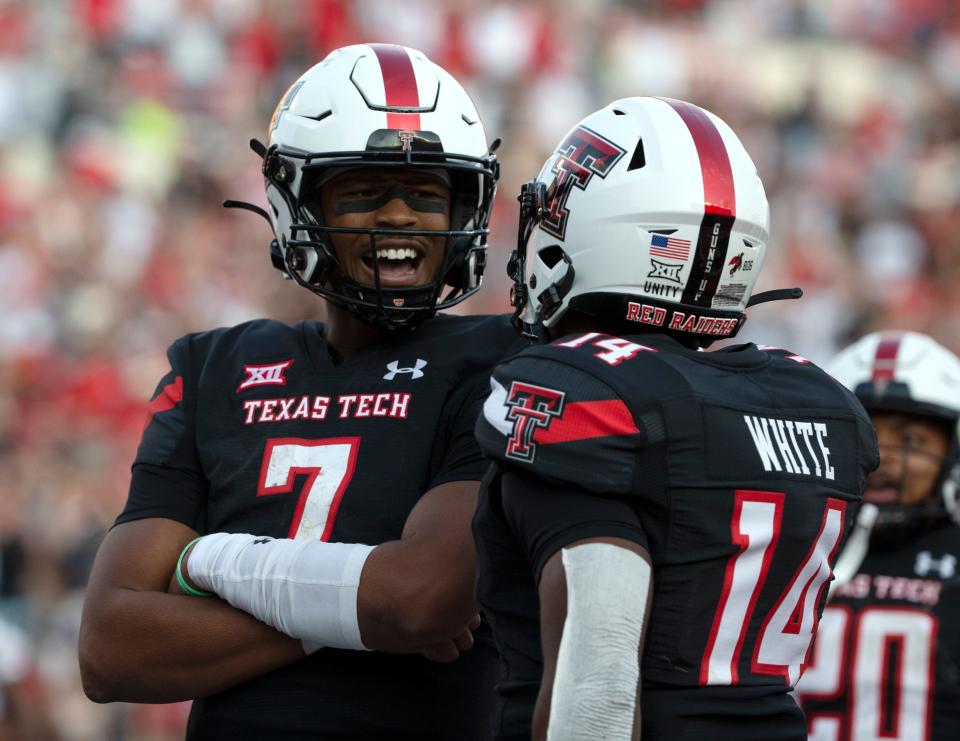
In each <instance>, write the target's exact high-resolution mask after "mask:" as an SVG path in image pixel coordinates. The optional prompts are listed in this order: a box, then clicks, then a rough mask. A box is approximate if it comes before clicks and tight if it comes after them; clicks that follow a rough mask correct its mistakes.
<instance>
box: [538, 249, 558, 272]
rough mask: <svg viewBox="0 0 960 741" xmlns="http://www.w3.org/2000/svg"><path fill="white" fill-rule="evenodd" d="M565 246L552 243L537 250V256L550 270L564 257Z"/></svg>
mask: <svg viewBox="0 0 960 741" xmlns="http://www.w3.org/2000/svg"><path fill="white" fill-rule="evenodd" d="M563 256H564V252H563V248H562V247H561V246H560V245H559V244H551V245H548V246H546V247H544V248H543V249H542V250H539V251H538V252H537V257H538V258H539V259H540V262H542V263H543V264H544V265H546V266H547V268H549V269H550V270H553V268H555V267H556V266H557V263H558V262H560V261H561V260H562V259H563Z"/></svg>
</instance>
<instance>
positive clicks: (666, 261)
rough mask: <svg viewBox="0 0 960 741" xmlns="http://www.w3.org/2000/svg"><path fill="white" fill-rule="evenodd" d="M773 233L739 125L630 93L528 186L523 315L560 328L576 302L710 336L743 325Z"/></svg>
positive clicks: (590, 311) (516, 270)
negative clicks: (732, 126) (735, 127)
mask: <svg viewBox="0 0 960 741" xmlns="http://www.w3.org/2000/svg"><path fill="white" fill-rule="evenodd" d="M768 238H769V208H768V205H767V199H766V196H765V194H764V191H763V185H762V183H761V182H760V178H759V176H758V174H757V169H756V167H755V166H754V164H753V161H752V160H751V159H750V156H749V155H748V154H747V152H746V150H745V149H744V147H743V144H741V142H740V140H739V138H738V137H737V135H736V134H734V132H733V131H732V130H731V129H730V127H729V126H727V124H725V123H724V122H723V121H722V120H720V119H719V118H718V117H717V116H715V115H713V114H712V113H709V112H708V111H705V110H703V109H702V108H698V107H697V106H695V105H692V104H690V103H686V102H684V101H680V100H672V99H669V98H625V99H622V100H617V101H614V102H613V103H611V104H610V105H608V106H607V107H605V108H603V109H601V110H599V111H597V112H595V113H593V114H591V115H589V116H587V117H586V118H585V119H583V120H582V121H581V122H580V123H578V124H577V125H576V126H574V128H573V129H571V130H570V132H569V133H568V134H567V135H566V136H565V137H564V138H563V140H562V141H561V142H560V144H559V146H558V147H557V148H556V150H555V152H554V153H553V154H552V155H551V156H550V158H549V159H548V160H547V161H546V163H545V164H544V166H543V168H542V169H541V171H540V174H539V175H538V176H537V177H536V179H535V180H533V181H531V182H530V183H527V185H526V186H524V189H523V191H522V193H521V224H520V236H519V244H518V250H517V252H516V253H515V255H514V259H513V260H512V261H511V265H510V271H511V274H512V276H513V277H514V281H515V287H514V306H515V307H516V310H517V314H516V318H517V320H519V321H522V322H523V323H524V324H525V325H527V326H528V327H530V326H538V325H539V326H542V327H547V328H549V327H552V326H553V325H555V324H556V323H557V322H558V321H559V320H560V318H561V317H562V316H563V315H564V314H565V313H566V312H567V311H568V310H569V309H571V308H573V309H576V310H577V311H579V312H581V313H585V314H587V315H593V316H598V315H602V316H604V317H605V318H606V319H608V320H609V319H612V318H617V319H619V320H622V322H623V323H624V325H625V326H627V327H629V326H630V325H631V324H634V326H637V327H641V326H646V327H648V328H653V329H654V330H656V331H663V332H668V333H671V334H674V335H676V336H679V337H683V338H685V339H687V340H690V341H692V343H693V344H700V345H706V344H709V342H711V341H713V340H716V339H720V338H723V337H730V336H733V335H734V334H736V332H737V331H738V330H739V328H740V326H741V324H742V323H743V321H744V317H745V314H744V310H745V309H746V307H747V305H748V302H749V300H750V298H751V294H752V292H753V288H754V284H755V283H756V280H757V275H758V273H759V272H760V268H761V266H762V264H763V258H764V252H765V251H766V247H767V241H768ZM794 291H795V292H796V293H798V291H796V289H794ZM794 295H795V293H794V292H777V297H778V298H780V297H783V298H786V297H794ZM771 298H772V296H771Z"/></svg>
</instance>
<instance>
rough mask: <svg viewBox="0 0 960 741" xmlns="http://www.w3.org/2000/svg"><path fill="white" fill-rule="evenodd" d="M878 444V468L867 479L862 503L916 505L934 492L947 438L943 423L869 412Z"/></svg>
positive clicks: (892, 413) (910, 416)
mask: <svg viewBox="0 0 960 741" xmlns="http://www.w3.org/2000/svg"><path fill="white" fill-rule="evenodd" d="M870 418H871V420H872V421H873V426H874V428H875V429H876V431H877V442H878V443H879V444H880V467H879V468H878V469H877V470H876V471H874V472H873V473H872V474H871V475H870V478H869V479H867V487H866V491H864V494H863V500H864V501H865V502H871V503H873V504H906V505H912V504H919V503H920V502H923V501H924V500H926V499H928V498H929V497H930V496H931V495H932V494H933V486H934V484H935V483H936V481H937V477H938V476H939V474H940V469H941V467H942V466H943V459H944V456H945V455H946V454H947V450H948V448H949V444H950V437H949V434H948V432H947V430H946V429H945V428H944V426H943V425H941V424H939V423H937V422H936V421H933V420H928V419H926V418H924V417H918V416H915V415H911V414H898V413H894V412H873V413H872V414H871V415H870Z"/></svg>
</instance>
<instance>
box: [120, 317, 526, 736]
mask: <svg viewBox="0 0 960 741" xmlns="http://www.w3.org/2000/svg"><path fill="white" fill-rule="evenodd" d="M521 346H522V344H521V341H520V339H519V338H518V336H517V335H516V333H515V332H514V331H513V329H512V327H511V326H510V324H509V321H508V320H507V319H506V318H505V317H457V316H437V317H434V318H432V319H430V320H428V321H426V322H424V323H423V324H422V325H420V326H419V327H418V328H417V329H416V330H415V331H413V332H397V333H396V334H391V335H389V336H388V337H387V338H386V339H385V340H384V341H383V342H381V343H379V344H376V345H373V346H369V347H366V348H363V349H361V350H358V351H357V352H356V353H355V354H352V355H351V356H349V357H348V358H347V359H346V360H344V361H343V362H341V363H335V362H334V360H332V358H331V355H330V351H329V348H328V346H327V344H326V341H325V340H324V336H323V327H322V325H320V324H317V323H313V322H304V323H301V324H297V325H295V326H292V327H291V326H287V325H285V324H281V323H279V322H274V321H265V320H264V321H255V322H250V323H248V324H243V325H240V326H237V327H233V328H229V329H220V330H215V331H211V332H206V333H202V334H195V335H188V336H186V337H183V338H181V339H180V340H178V341H177V342H175V343H174V344H173V345H172V347H171V348H170V351H169V353H168V354H169V358H170V363H171V366H172V369H171V370H170V372H169V374H168V375H167V376H166V377H165V378H164V379H163V380H162V381H161V383H160V386H159V387H158V390H157V394H156V395H155V398H154V400H153V401H152V402H151V405H150V408H151V413H152V417H151V421H150V423H149V425H148V426H147V428H146V429H145V431H144V435H143V440H142V443H141V445H140V449H139V451H138V453H137V459H136V463H135V465H134V469H133V480H132V483H131V488H130V495H129V499H128V502H127V506H126V509H125V510H124V512H123V513H122V514H121V515H120V517H119V518H118V522H126V521H130V520H135V519H140V518H144V517H166V518H170V519H174V520H178V521H180V522H182V523H184V524H186V525H189V526H190V527H192V528H194V529H195V530H197V531H198V532H200V533H210V532H248V533H254V534H257V535H270V536H274V537H279V538H283V537H294V538H319V539H322V540H325V541H332V542H348V543H366V544H370V545H376V544H379V543H382V542H384V541H387V540H393V539H397V538H399V537H400V535H401V532H402V529H403V525H404V522H405V520H406V518H407V515H408V514H409V513H410V510H411V509H412V508H413V506H414V504H415V503H416V502H417V500H418V499H419V498H420V496H421V495H422V494H423V493H424V492H426V491H428V490H430V489H431V488H433V487H435V486H437V485H439V484H442V483H445V482H450V481H461V480H479V479H480V478H481V477H482V476H483V473H484V471H485V470H486V467H487V463H486V462H485V461H484V459H483V457H482V455H481V453H480V450H479V447H478V446H477V443H476V440H475V438H474V436H473V426H474V423H475V420H476V418H477V415H478V414H479V411H480V404H481V401H482V399H483V397H484V396H485V395H486V393H487V391H488V390H489V376H490V370H491V368H492V366H493V365H494V364H495V363H496V362H497V360H499V359H500V358H502V357H503V356H504V355H505V354H508V353H509V352H511V351H513V350H515V349H518V348H519V347H521ZM495 670H496V654H495V650H494V648H493V645H492V641H491V640H490V639H489V636H487V637H486V639H484V636H483V635H482V634H481V635H479V636H478V641H477V645H476V647H475V648H474V649H473V650H471V651H468V652H467V653H465V654H464V655H463V657H461V658H460V659H459V660H458V661H456V662H454V663H452V664H436V663H431V662H429V661H427V660H426V659H423V658H421V657H419V656H401V655H391V654H385V653H378V652H364V651H348V650H335V649H322V650H320V651H318V652H316V653H315V654H313V655H311V656H310V657H308V658H306V659H304V660H303V661H300V662H296V663H294V664H292V665H289V666H286V667H282V668H280V669H277V670H276V671H274V672H272V673H269V674H267V675H264V676H262V677H259V678H257V679H254V680H252V681H249V682H247V683H245V684H243V685H240V686H238V687H235V688H233V689H230V690H227V691H226V692H222V693H220V694H218V695H215V696H212V697H207V698H204V699H201V700H197V701H196V702H195V703H194V706H193V710H192V713H191V718H190V726H189V731H188V737H190V738H197V739H200V738H203V739H207V738H229V739H238V738H249V739H264V738H289V739H294V738H311V739H317V738H329V739H370V740H373V739H376V740H377V741H382V739H410V741H414V740H416V741H424V740H425V739H445V740H446V739H449V740H450V741H463V740H464V739H482V738H485V737H486V736H487V735H488V730H487V729H488V727H489V721H488V718H489V715H490V710H491V708H492V694H493V691H492V686H493V679H494V672H495ZM488 698H490V699H488Z"/></svg>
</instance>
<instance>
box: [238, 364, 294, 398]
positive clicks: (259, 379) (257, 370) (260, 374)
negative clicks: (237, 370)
mask: <svg viewBox="0 0 960 741" xmlns="http://www.w3.org/2000/svg"><path fill="white" fill-rule="evenodd" d="M291 365H293V360H286V361H284V362H282V363H273V364H271V365H245V366H243V372H244V373H246V374H247V377H246V378H245V379H244V380H243V383H241V384H240V385H239V386H237V391H243V390H244V389H248V388H250V387H251V386H285V385H286V383H287V379H286V377H285V376H284V373H286V371H287V368H289V367H290V366H291Z"/></svg>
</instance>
